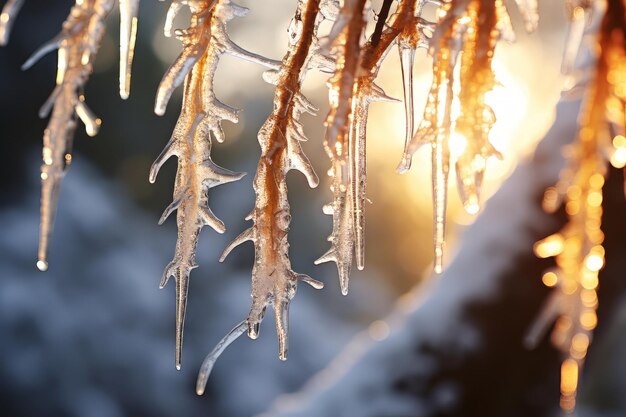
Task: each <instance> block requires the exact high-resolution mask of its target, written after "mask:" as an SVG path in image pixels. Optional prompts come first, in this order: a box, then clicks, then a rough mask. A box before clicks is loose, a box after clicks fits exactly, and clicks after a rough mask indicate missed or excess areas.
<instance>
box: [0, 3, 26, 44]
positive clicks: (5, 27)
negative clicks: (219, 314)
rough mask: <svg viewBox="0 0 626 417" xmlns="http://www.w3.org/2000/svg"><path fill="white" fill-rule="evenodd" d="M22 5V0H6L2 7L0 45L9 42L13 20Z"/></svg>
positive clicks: (0, 14)
mask: <svg viewBox="0 0 626 417" xmlns="http://www.w3.org/2000/svg"><path fill="white" fill-rule="evenodd" d="M23 5H24V0H8V1H7V2H6V4H5V5H4V7H3V8H2V12H1V13H0V46H4V45H6V44H7V43H9V36H10V35H11V28H12V27H13V22H15V18H16V17H17V14H18V13H19V12H20V9H21V8H22V6H23Z"/></svg>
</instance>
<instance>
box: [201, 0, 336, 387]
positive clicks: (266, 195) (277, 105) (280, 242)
mask: <svg viewBox="0 0 626 417" xmlns="http://www.w3.org/2000/svg"><path fill="white" fill-rule="evenodd" d="M320 8H321V7H320V0H302V1H299V2H298V6H297V10H296V14H295V16H294V18H293V19H292V21H291V24H290V26H289V30H288V36H289V49H288V52H287V54H286V55H285V57H284V58H283V62H282V65H281V66H280V68H279V69H278V70H270V71H267V72H265V73H264V79H265V81H267V82H268V83H270V84H273V85H275V86H276V90H275V94H274V111H273V112H272V114H270V116H269V117H268V119H267V120H266V121H265V123H264V124H263V126H262V127H261V129H260V130H259V133H258V139H259V144H260V145H261V159H260V161H259V165H258V168H257V172H256V176H255V178H254V190H255V193H256V203H255V207H254V210H252V213H250V215H249V216H248V217H247V219H248V220H252V221H253V222H254V224H253V225H252V226H251V227H250V228H249V229H248V230H246V231H244V232H243V233H242V234H241V235H239V236H238V237H237V238H236V239H235V240H234V241H233V242H232V243H231V244H230V245H229V246H228V247H227V248H226V250H225V251H224V254H223V255H222V258H221V259H220V261H223V260H224V259H225V258H226V256H228V254H229V253H230V252H231V250H232V249H233V248H235V247H236V246H237V245H239V244H241V243H244V242H246V241H252V242H253V243H254V251H255V259H254V267H253V269H252V305H251V306H250V312H249V314H248V317H247V319H246V320H245V322H243V323H241V324H240V325H238V326H237V327H235V328H234V329H233V330H232V331H231V332H230V333H229V334H228V335H227V336H226V337H225V338H224V339H223V340H222V341H221V342H220V343H219V344H218V346H217V347H216V348H215V349H214V350H213V351H212V352H211V353H210V354H209V356H208V357H207V359H205V362H204V364H203V367H202V369H201V372H200V375H199V377H198V384H197V392H198V394H202V393H203V392H204V385H205V384H206V380H207V378H208V375H209V374H210V372H211V368H212V366H213V364H214V363H215V360H216V359H217V357H218V356H219V355H220V354H221V352H222V351H223V349H224V348H225V347H226V346H227V345H228V344H230V343H231V342H232V341H233V340H234V339H235V338H237V337H238V336H239V335H241V334H243V333H244V329H247V333H248V336H249V337H250V338H251V339H256V338H257V337H258V336H259V330H260V325H261V322H262V320H263V316H264V314H265V309H266V308H267V307H268V306H273V307H274V311H275V315H276V331H277V334H278V357H279V359H280V360H286V359H287V352H288V332H289V304H290V303H291V300H292V299H293V297H294V296H295V295H296V289H297V285H298V281H300V280H301V281H304V282H306V283H308V284H310V285H311V286H313V287H314V288H322V287H323V284H322V283H321V282H319V281H316V280H314V279H312V278H311V277H309V276H307V275H304V274H298V273H296V272H294V271H293V270H292V269H291V262H290V261H289V242H288V232H289V224H290V222H291V214H290V208H289V200H288V195H287V182H286V175H287V173H288V172H289V171H290V170H292V169H295V170H298V171H300V172H302V174H304V176H305V177H306V179H307V181H308V184H309V186H310V187H316V186H317V184H318V178H317V175H316V174H315V172H314V171H313V168H312V166H311V164H310V162H309V160H308V158H307V157H306V156H305V155H304V153H303V151H302V147H301V145H300V142H302V141H305V140H306V137H305V134H304V128H303V126H302V124H301V123H300V117H301V115H302V114H303V113H309V114H314V112H315V107H314V106H313V105H312V104H311V103H310V102H309V101H308V100H307V99H306V98H305V97H304V95H302V93H301V91H300V89H301V86H302V82H303V81H304V78H305V76H306V73H307V71H308V70H309V69H313V68H315V69H321V70H329V68H328V61H327V60H325V59H322V57H319V56H318V54H319V45H318V39H317V33H316V32H317V27H318V25H319V23H320V21H321V20H322V19H323V15H320V14H319V13H318V12H319V10H320Z"/></svg>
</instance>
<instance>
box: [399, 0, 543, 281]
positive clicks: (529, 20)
mask: <svg viewBox="0 0 626 417" xmlns="http://www.w3.org/2000/svg"><path fill="white" fill-rule="evenodd" d="M518 5H519V7H520V8H521V9H522V15H523V17H524V18H525V23H526V27H527V28H528V29H534V27H535V26H536V20H537V14H536V2H535V1H534V0H519V1H518ZM437 15H438V18H439V21H438V22H437V24H436V26H432V25H429V23H428V22H424V21H422V20H420V23H421V24H422V25H424V28H423V29H426V28H428V27H429V26H430V27H435V29H434V32H433V34H432V38H431V39H430V51H431V54H432V55H433V81H432V86H431V89H430V92H429V94H428V99H427V103H426V108H425V110H424V116H423V119H422V122H421V123H420V125H419V127H418V129H417V131H416V132H415V134H414V135H413V137H412V139H411V140H410V141H408V142H407V143H406V145H405V151H404V155H403V156H402V161H401V163H400V166H399V167H398V171H399V172H401V173H402V172H406V171H407V170H408V169H409V168H410V166H411V159H412V156H413V154H414V153H415V151H416V150H417V149H418V147H419V146H420V145H422V144H429V145H430V146H431V160H432V161H431V163H432V193H433V221H434V226H433V228H434V232H433V244H434V252H435V266H434V269H435V272H436V273H440V272H441V271H442V269H443V255H444V249H445V235H446V232H445V229H446V208H447V199H448V174H449V170H450V145H449V140H450V136H451V135H452V134H453V133H454V134H455V135H457V138H459V139H460V140H461V142H463V143H462V147H463V149H460V150H459V151H460V152H459V154H460V155H459V157H458V159H457V161H456V163H455V167H456V173H457V180H458V184H457V185H458V187H457V188H458V191H459V194H460V196H461V200H462V201H463V205H464V207H465V209H466V211H467V212H468V213H472V214H473V213H476V212H477V211H478V210H479V201H480V189H481V185H482V180H483V177H484V171H485V168H486V164H487V159H488V158H489V157H490V156H493V155H495V156H499V153H498V152H497V151H496V150H495V149H494V148H493V146H492V145H491V144H490V143H489V132H490V130H491V127H492V126H493V124H494V123H495V116H494V114H493V111H492V109H491V108H490V107H489V106H488V105H487V104H486V103H485V96H486V94H487V93H488V92H489V91H491V89H492V88H493V87H494V85H495V76H494V74H493V70H492V59H493V54H494V49H495V45H496V42H497V40H498V39H502V38H504V39H510V38H512V29H511V27H510V26H511V25H510V18H509V16H508V14H507V11H506V9H505V7H504V5H503V3H502V1H501V0H495V1H494V0H452V1H450V2H447V3H442V4H441V6H440V8H439V11H438V13H437ZM423 29H422V30H423ZM423 34H424V32H423V31H422V36H423ZM406 43H408V42H406ZM400 46H401V51H402V43H401V44H400ZM406 48H407V47H405V50H406ZM409 51H410V49H409ZM461 52H462V59H461V60H460V71H459V77H458V80H457V79H456V73H455V67H456V66H457V60H458V59H457V58H458V57H459V54H461ZM403 53H404V54H405V55H409V53H408V52H403ZM408 59H409V57H408V56H407V57H403V58H402V61H403V63H404V61H406V60H408ZM406 66H407V68H408V64H407V65H406ZM457 84H458V90H459V93H458V97H456V96H455V86H456V85H457ZM407 88H408V87H406V83H405V96H406V94H407V92H406V89H407ZM455 100H458V103H459V107H460V114H459V116H458V117H457V118H456V119H454V117H453V114H452V109H453V103H454V102H455ZM407 106H408V104H407Z"/></svg>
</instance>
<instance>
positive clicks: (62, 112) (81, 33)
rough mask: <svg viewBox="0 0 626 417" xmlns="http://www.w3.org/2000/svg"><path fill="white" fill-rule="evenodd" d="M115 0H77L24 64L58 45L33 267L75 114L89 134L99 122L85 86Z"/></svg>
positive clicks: (43, 263)
mask: <svg viewBox="0 0 626 417" xmlns="http://www.w3.org/2000/svg"><path fill="white" fill-rule="evenodd" d="M113 4H114V1H113V0H83V1H77V2H76V5H74V6H73V7H72V10H71V11H70V14H69V17H68V18H67V20H66V21H65V22H64V23H63V29H62V30H61V33H60V34H59V35H58V36H57V37H56V38H54V39H53V40H52V41H50V42H49V43H47V44H45V45H44V46H43V47H42V48H40V49H39V51H37V52H35V53H34V54H33V57H35V58H31V59H29V60H28V61H27V63H26V64H25V66H30V65H32V64H33V63H34V62H35V60H36V58H39V57H40V56H42V54H43V53H45V52H49V51H51V50H53V49H57V48H58V71H57V78H56V87H55V89H54V91H53V93H52V95H51V96H50V98H49V99H48V101H47V102H46V104H44V106H43V107H42V110H41V112H40V116H42V117H46V116H47V115H48V113H49V112H50V111H52V116H51V117H50V121H49V123H48V127H47V128H46V130H45V132H44V138H43V142H44V143H43V164H42V166H41V185H42V190H41V226H40V231H39V251H38V261H37V267H38V268H39V269H40V270H42V271H45V270H46V269H48V261H47V254H48V246H49V242H50V237H51V235H52V227H53V223H54V217H55V214H56V210H57V203H58V198H59V191H60V187H61V180H62V179H63V176H64V174H65V170H66V168H67V167H68V166H69V165H70V163H71V161H72V154H71V151H72V142H73V140H74V130H75V128H76V118H77V117H78V118H79V119H80V120H81V121H82V122H83V123H84V124H85V128H86V130H87V134H88V135H89V136H95V135H96V134H97V133H98V129H99V127H100V124H101V121H100V119H98V118H97V117H95V116H94V115H93V113H92V112H91V110H89V108H88V107H87V105H86V104H85V98H84V96H83V95H82V91H83V88H84V86H85V84H86V82H87V80H88V78H89V75H90V74H91V72H92V70H93V61H94V59H95V55H96V53H97V51H98V48H99V46H100V41H101V40H102V36H103V35H104V31H105V19H106V17H107V15H108V13H109V12H110V11H111V9H112V7H113Z"/></svg>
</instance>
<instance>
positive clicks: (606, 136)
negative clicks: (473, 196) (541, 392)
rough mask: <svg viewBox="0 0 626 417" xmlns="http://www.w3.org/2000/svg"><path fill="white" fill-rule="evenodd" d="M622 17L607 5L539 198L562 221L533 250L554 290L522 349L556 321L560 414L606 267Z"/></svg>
mask: <svg viewBox="0 0 626 417" xmlns="http://www.w3.org/2000/svg"><path fill="white" fill-rule="evenodd" d="M577 7H581V9H580V10H578V11H574V12H573V13H571V18H572V19H573V22H572V26H571V31H574V32H576V31H579V30H581V29H580V28H579V27H577V25H578V24H579V23H578V22H577V21H576V20H577V19H584V16H590V13H592V12H593V10H592V9H593V5H592V4H586V5H585V7H584V8H583V6H580V5H579V6H577ZM625 16H626V10H625V8H624V4H623V2H622V1H621V0H609V1H608V2H607V9H606V11H605V14H604V19H603V22H602V25H601V28H600V32H599V35H598V36H597V38H596V39H589V41H590V43H592V42H593V48H592V51H593V52H595V51H598V57H597V63H596V66H595V72H594V71H593V70H592V71H585V72H591V74H588V75H589V76H590V80H591V81H589V86H588V87H587V89H586V94H585V98H584V101H583V107H582V109H581V113H580V115H579V122H580V127H579V131H578V137H577V140H576V142H575V143H574V144H573V145H571V147H570V149H569V151H568V156H569V160H568V164H567V165H566V167H565V169H564V170H563V171H562V172H561V177H560V180H559V182H558V183H557V184H556V186H555V187H550V188H549V189H548V190H547V191H546V194H545V198H544V207H545V209H546V210H548V211H556V210H557V209H558V208H559V207H561V206H562V205H564V206H565V212H566V213H567V216H568V222H567V223H566V225H565V226H564V227H563V229H561V231H560V232H558V233H556V234H553V235H551V236H548V237H546V238H545V239H542V240H541V241H539V242H537V243H536V244H535V253H536V254H537V256H539V257H541V258H548V257H555V260H556V267H555V268H553V269H551V270H548V271H546V272H545V273H544V275H543V282H544V284H545V285H546V286H548V287H554V290H553V293H552V294H551V295H550V296H549V298H548V300H547V302H546V304H545V306H544V308H543V310H542V312H541V313H540V315H539V316H538V318H537V319H536V321H535V322H534V324H533V326H532V327H531V329H530V331H529V332H528V335H527V337H526V340H525V342H526V345H527V346H529V347H534V346H536V345H537V344H538V343H539V341H540V340H541V338H542V336H543V335H544V334H545V332H546V331H547V330H548V328H549V327H550V326H551V325H552V324H553V323H555V321H556V324H555V325H554V329H553V331H552V342H553V344H554V345H555V346H556V347H557V348H559V349H560V350H561V351H562V352H563V355H564V356H565V359H564V361H563V363H562V365H561V407H562V409H563V410H564V411H566V412H573V411H574V408H575V405H576V393H577V389H578V384H579V379H580V375H581V373H582V367H583V365H584V361H585V357H586V355H587V350H588V347H589V345H590V343H591V341H592V338H593V330H594V328H595V327H596V324H597V316H596V309H597V306H598V296H597V287H598V284H599V271H600V270H601V269H602V268H603V267H604V264H605V258H604V255H605V250H604V247H603V246H602V244H603V241H604V234H603V232H602V229H601V224H602V200H603V195H602V193H603V190H602V189H603V185H604V181H605V175H606V171H607V166H608V162H609V155H610V154H611V150H612V149H613V146H612V145H613V144H615V143H619V142H624V143H626V139H624V132H625V129H626V126H625V121H624V111H625V109H626V93H625V91H626V79H625V78H624V76H623V74H624V71H625V70H626V42H625V41H624V39H626V37H625V36H626V20H625ZM583 35H584V34H581V35H578V34H576V35H575V36H572V35H571V34H570V35H569V36H568V40H569V42H570V43H571V42H573V43H575V44H576V45H575V46H572V45H568V46H567V47H566V50H565V56H564V60H566V61H567V60H570V61H571V62H570V64H571V65H573V66H572V67H570V68H569V71H570V72H569V73H570V74H574V73H575V71H576V70H578V69H580V68H578V67H577V66H576V65H575V61H576V56H570V55H569V54H571V51H572V50H573V49H574V48H575V47H576V48H578V47H579V46H580V44H581V41H582V40H583V39H587V38H593V37H592V36H588V37H584V36H583ZM587 81H588V80H585V82H587ZM567 87H570V86H567ZM612 162H614V161H613V160H612ZM621 166H622V167H623V165H621Z"/></svg>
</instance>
